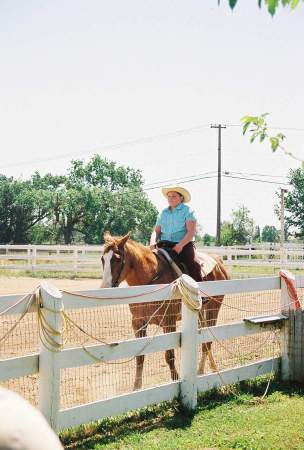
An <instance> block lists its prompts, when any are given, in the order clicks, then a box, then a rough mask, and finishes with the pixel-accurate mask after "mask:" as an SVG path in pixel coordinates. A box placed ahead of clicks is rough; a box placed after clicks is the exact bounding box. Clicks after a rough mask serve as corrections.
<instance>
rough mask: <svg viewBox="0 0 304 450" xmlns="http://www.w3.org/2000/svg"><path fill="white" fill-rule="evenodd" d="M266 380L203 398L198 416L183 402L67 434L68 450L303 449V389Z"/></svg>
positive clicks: (83, 427) (202, 396) (239, 385)
mask: <svg viewBox="0 0 304 450" xmlns="http://www.w3.org/2000/svg"><path fill="white" fill-rule="evenodd" d="M266 385H267V379H266V378H265V377H264V378H260V379H258V380H255V381H251V382H242V383H239V384H238V385H236V386H233V387H229V389H228V388H225V390H222V391H212V392H209V393H206V394H204V395H201V396H200V397H199V402H198V407H197V410H196V411H195V413H194V414H189V413H188V412H187V411H183V410H181V409H180V408H179V404H178V402H172V403H166V404H162V405H159V406H156V407H150V408H145V409H142V410H138V411H135V412H133V413H130V414H126V415H124V416H120V417H118V418H112V419H106V420H103V421H100V422H95V423H93V424H89V425H85V426H81V427H78V428H77V429H73V430H66V431H64V432H63V433H62V434H61V440H62V442H63V444H64V445H65V449H77V450H82V449H83V450H89V449H91V450H100V449H130V450H131V449H132V450H137V449H138V450H139V449H140V450H153V449H155V450H156V449H159V450H173V449H174V450H179V449H180V450H184V449H217V448H224V449H232V448H238V449H252V450H253V449H256V450H258V449H265V450H266V449H267V450H269V449H303V448H304V397H303V394H304V389H301V388H298V387H295V386H288V385H285V386H284V385H281V384H279V383H278V382H277V381H272V382H271V384H270V389H269V392H268V395H267V396H266V397H265V398H264V399H262V396H263V394H264V392H265V389H266Z"/></svg>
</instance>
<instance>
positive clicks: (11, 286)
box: [0, 277, 100, 295]
mask: <svg viewBox="0 0 304 450" xmlns="http://www.w3.org/2000/svg"><path fill="white" fill-rule="evenodd" d="M43 281H47V282H48V283H52V284H54V285H55V286H56V287H58V289H66V290H71V291H75V290H76V291H80V290H86V289H96V288H99V287H100V280H97V279H87V278H81V279H80V278H79V279H75V280H69V279H59V278H54V279H53V278H47V279H45V278H41V279H39V278H30V277H9V278H0V295H9V294H25V293H28V292H31V291H32V290H33V289H34V288H35V287H36V286H37V285H38V284H40V283H42V282H43Z"/></svg>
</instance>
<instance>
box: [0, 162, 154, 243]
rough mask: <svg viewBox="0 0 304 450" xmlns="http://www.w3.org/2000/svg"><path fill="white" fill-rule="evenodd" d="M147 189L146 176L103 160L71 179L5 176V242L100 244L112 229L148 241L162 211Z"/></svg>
mask: <svg viewBox="0 0 304 450" xmlns="http://www.w3.org/2000/svg"><path fill="white" fill-rule="evenodd" d="M142 187H143V178H142V175H141V173H140V171H138V170H134V169H132V168H130V167H123V166H118V165H117V164H116V163H115V162H113V161H108V160H106V159H104V158H101V157H100V156H99V155H96V156H94V157H93V158H92V159H91V160H90V161H89V162H88V163H87V164H86V163H84V162H83V161H81V160H75V161H72V162H71V167H70V168H69V170H68V174H67V175H65V176H57V175H51V174H47V175H44V176H41V175H40V174H39V173H38V172H35V173H34V174H33V176H32V177H31V179H30V180H26V181H22V180H14V179H13V178H6V177H4V176H0V224H1V225H0V242H3V243H7V242H11V243H28V242H33V243H35V242H36V243H46V242H49V243H60V242H64V243H66V244H70V243H72V242H85V243H88V244H89V243H93V244H98V243H100V242H101V240H102V236H103V233H104V231H106V230H109V231H110V232H111V233H112V234H117V235H120V234H125V233H126V232H128V231H130V230H131V231H132V235H133V237H134V238H135V239H138V240H140V241H143V242H144V241H147V240H148V238H149V235H150V233H151V229H152V228H153V225H154V223H155V220H156V216H157V210H156V208H155V207H154V205H153V204H152V203H151V202H150V201H149V199H148V198H147V196H146V194H145V193H144V191H143V189H142Z"/></svg>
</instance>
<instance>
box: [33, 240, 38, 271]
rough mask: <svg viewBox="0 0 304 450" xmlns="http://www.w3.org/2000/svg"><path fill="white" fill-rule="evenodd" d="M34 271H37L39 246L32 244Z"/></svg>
mask: <svg viewBox="0 0 304 450" xmlns="http://www.w3.org/2000/svg"><path fill="white" fill-rule="evenodd" d="M32 252H33V253H32V272H35V270H36V265H37V247H36V245H33V246H32Z"/></svg>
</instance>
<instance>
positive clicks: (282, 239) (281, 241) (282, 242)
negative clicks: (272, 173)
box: [280, 188, 287, 249]
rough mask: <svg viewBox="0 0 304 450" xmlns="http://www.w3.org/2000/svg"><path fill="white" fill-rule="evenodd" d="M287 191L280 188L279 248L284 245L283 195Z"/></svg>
mask: <svg viewBox="0 0 304 450" xmlns="http://www.w3.org/2000/svg"><path fill="white" fill-rule="evenodd" d="M286 192H287V189H283V188H281V209H280V219H281V238H280V244H281V249H282V248H283V247H284V241H285V226H284V215H285V212H284V209H285V202H284V196H285V193H286Z"/></svg>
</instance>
